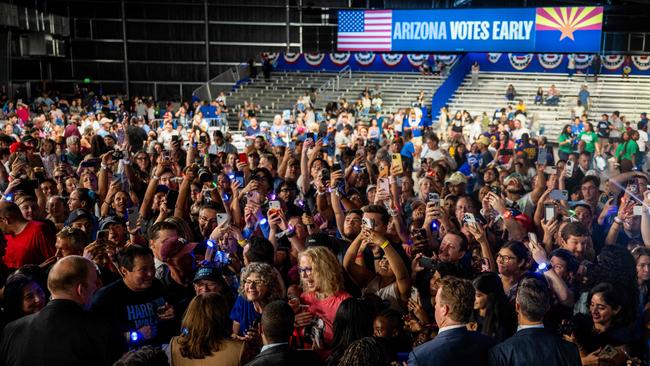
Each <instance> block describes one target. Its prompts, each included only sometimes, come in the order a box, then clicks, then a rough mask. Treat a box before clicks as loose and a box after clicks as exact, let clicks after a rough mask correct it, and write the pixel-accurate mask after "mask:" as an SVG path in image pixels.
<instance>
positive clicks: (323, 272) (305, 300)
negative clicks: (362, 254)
mask: <svg viewBox="0 0 650 366" xmlns="http://www.w3.org/2000/svg"><path fill="white" fill-rule="evenodd" d="M298 271H299V272H300V282H301V285H302V288H303V291H304V292H303V293H302V295H300V302H301V303H302V304H305V305H307V309H306V311H304V312H302V313H299V314H296V325H298V326H299V327H305V326H308V325H311V324H315V325H314V327H312V329H313V331H316V330H320V331H322V333H321V332H320V331H318V336H316V337H314V335H313V334H312V341H313V342H314V343H315V348H317V349H319V350H320V351H321V352H320V355H321V356H322V357H323V358H325V357H326V356H328V352H326V351H327V350H328V349H330V348H331V345H332V341H333V340H334V328H333V325H334V318H335V317H336V311H337V310H338V309H339V306H340V305H341V303H342V302H343V301H344V300H345V299H347V298H349V297H351V296H350V294H348V293H347V292H345V291H344V290H343V270H342V268H341V265H340V264H339V262H338V260H337V259H336V256H334V254H333V253H332V252H331V251H330V250H329V249H327V248H325V247H310V248H308V249H307V250H305V251H303V252H301V253H300V255H299V257H298ZM314 328H316V329H314ZM321 335H322V337H321ZM321 340H322V341H324V343H321V342H320V341H321ZM322 351H325V352H322Z"/></svg>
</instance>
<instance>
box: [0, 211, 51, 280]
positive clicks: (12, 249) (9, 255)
mask: <svg viewBox="0 0 650 366" xmlns="http://www.w3.org/2000/svg"><path fill="white" fill-rule="evenodd" d="M5 240H7V252H6V254H5V256H4V257H3V258H2V260H3V261H4V263H5V265H7V268H9V269H16V268H20V267H21V266H22V265H24V264H41V263H43V262H45V260H46V259H48V258H51V257H53V256H54V255H55V254H56V248H55V247H54V244H55V242H56V237H55V236H54V235H53V233H52V232H51V230H50V228H49V227H48V226H47V225H45V224H44V223H42V222H39V221H29V222H28V223H27V226H25V228H24V229H23V231H21V232H20V233H18V234H17V235H10V234H7V235H5Z"/></svg>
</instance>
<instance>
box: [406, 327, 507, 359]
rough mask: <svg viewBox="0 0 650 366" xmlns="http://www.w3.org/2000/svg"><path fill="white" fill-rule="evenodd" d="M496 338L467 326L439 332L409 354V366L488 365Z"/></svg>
mask: <svg viewBox="0 0 650 366" xmlns="http://www.w3.org/2000/svg"><path fill="white" fill-rule="evenodd" d="M493 345H494V340H493V339H492V338H490V337H488V336H486V335H483V334H481V333H479V332H470V331H468V330H467V328H465V327H462V328H456V329H451V330H447V331H445V332H442V333H440V334H438V335H437V336H436V337H435V338H434V339H432V340H430V341H429V342H427V343H425V344H423V345H421V346H418V347H417V348H416V349H414V350H413V352H411V354H410V355H409V362H408V364H409V366H416V365H427V366H429V365H462V366H472V365H487V353H488V349H490V347H492V346H493Z"/></svg>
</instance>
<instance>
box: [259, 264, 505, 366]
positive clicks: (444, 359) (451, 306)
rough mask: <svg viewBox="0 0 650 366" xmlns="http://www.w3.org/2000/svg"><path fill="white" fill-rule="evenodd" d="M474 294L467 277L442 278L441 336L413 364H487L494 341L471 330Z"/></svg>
mask: <svg viewBox="0 0 650 366" xmlns="http://www.w3.org/2000/svg"><path fill="white" fill-rule="evenodd" d="M474 296H475V291H474V286H472V283H471V282H469V281H467V280H462V279H458V278H454V277H445V278H444V279H443V280H442V281H441V284H440V287H438V292H437V293H436V305H435V316H436V323H437V324H438V326H439V327H440V329H439V331H438V335H437V336H436V337H435V338H434V339H433V340H431V341H429V342H427V343H425V344H423V345H421V346H419V347H417V348H416V349H415V350H413V352H411V354H410V355H409V361H408V364H409V365H410V366H416V365H463V366H470V365H486V364H487V353H488V349H489V348H490V347H492V345H493V344H494V340H493V339H492V338H490V337H488V336H486V335H483V334H481V333H478V332H472V331H469V330H467V322H468V321H469V318H470V315H471V314H472V311H473V309H474ZM265 311H266V309H265Z"/></svg>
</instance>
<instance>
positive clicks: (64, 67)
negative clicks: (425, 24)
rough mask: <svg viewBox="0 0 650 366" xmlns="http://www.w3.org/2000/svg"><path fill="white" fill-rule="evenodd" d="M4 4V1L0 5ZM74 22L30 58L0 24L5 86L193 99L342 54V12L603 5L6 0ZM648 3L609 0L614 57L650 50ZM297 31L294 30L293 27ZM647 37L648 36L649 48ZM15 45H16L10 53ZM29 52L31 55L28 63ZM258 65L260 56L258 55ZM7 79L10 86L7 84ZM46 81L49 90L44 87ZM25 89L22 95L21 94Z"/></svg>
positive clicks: (15, 34) (542, 0) (511, 0)
mask: <svg viewBox="0 0 650 366" xmlns="http://www.w3.org/2000/svg"><path fill="white" fill-rule="evenodd" d="M0 1H1V0H0ZM5 3H11V4H13V5H17V6H21V7H27V8H35V9H38V10H39V11H42V12H43V13H47V14H58V15H62V16H65V17H67V18H68V21H69V36H67V37H60V39H61V40H62V41H63V42H64V43H62V48H63V49H62V50H61V55H60V56H59V57H42V56H40V57H34V56H25V55H24V50H23V51H21V43H20V36H21V33H24V31H23V32H19V31H16V30H13V31H12V30H11V28H8V27H2V26H0V49H1V50H2V51H0V84H6V83H7V82H10V83H11V84H12V85H14V88H16V87H18V89H20V88H25V89H26V90H27V91H31V92H35V91H37V90H39V89H43V88H45V89H52V88H56V89H58V90H60V91H61V92H62V93H64V94H69V93H72V92H73V91H74V87H75V85H76V84H79V83H80V82H82V81H83V80H84V79H87V80H86V81H89V82H90V83H89V85H90V86H92V87H93V88H96V89H98V88H100V87H101V89H100V90H98V91H101V92H104V93H127V92H128V93H129V94H131V95H155V96H157V97H158V98H159V99H169V98H178V97H179V96H181V95H182V96H183V97H184V98H187V97H189V96H190V95H191V92H192V90H194V89H195V88H197V87H198V86H200V85H201V83H204V82H205V81H207V80H209V79H211V78H214V77H215V76H217V75H219V74H220V73H222V72H224V71H225V70H227V69H228V68H231V67H233V66H235V65H237V64H240V63H242V62H245V61H246V60H248V59H249V58H250V57H254V56H259V54H260V53H261V52H263V51H285V50H287V49H289V50H290V51H292V52H303V51H304V52H309V51H322V52H331V51H334V50H335V49H336V43H335V37H336V11H337V10H338V9H340V8H348V7H356V8H447V7H453V6H461V7H464V6H473V7H517V6H548V5H553V6H562V5H595V2H594V1H578V0H572V1H556V0H537V1H536V0H528V1H526V0H523V1H522V0H469V1H463V0H428V1H427V0H322V1H321V0H239V1H238V0H223V1H215V0H178V1H170V0H152V1H148V0H142V1H134V0H47V1H45V0H25V1H21V0H13V1H10V0H5ZM646 3H647V2H646V1H641V0H638V1H625V2H623V1H615V0H611V1H604V2H599V4H601V5H605V6H606V7H607V10H606V20H605V30H606V31H608V32H610V33H608V35H607V36H606V37H605V39H604V46H605V49H606V50H610V51H611V50H618V51H621V52H626V51H629V50H630V46H632V49H634V50H638V51H639V52H643V51H646V52H650V34H646V33H644V30H645V31H649V30H648V27H647V24H650V23H649V22H648V20H650V15H649V12H650V10H649V9H648V8H650V7H649V6H647V5H646ZM287 24H288V26H287ZM646 36H648V37H647V38H648V39H647V40H646ZM7 43H10V44H11V47H3V46H5V45H6V44H7ZM21 54H23V55H21ZM258 59H259V57H258ZM3 80H4V82H3ZM44 81H45V82H46V84H44V83H43V82H44ZM20 90H21V91H22V89H20Z"/></svg>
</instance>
